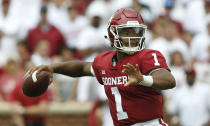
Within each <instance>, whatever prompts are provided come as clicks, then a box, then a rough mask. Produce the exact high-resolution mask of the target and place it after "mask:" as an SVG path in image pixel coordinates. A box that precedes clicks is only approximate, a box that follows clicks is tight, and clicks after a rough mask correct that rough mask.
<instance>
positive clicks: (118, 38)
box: [107, 9, 147, 55]
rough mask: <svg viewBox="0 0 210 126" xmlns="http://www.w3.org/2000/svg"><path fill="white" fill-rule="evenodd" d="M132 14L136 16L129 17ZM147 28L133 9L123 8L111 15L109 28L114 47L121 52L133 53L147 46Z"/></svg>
mask: <svg viewBox="0 0 210 126" xmlns="http://www.w3.org/2000/svg"><path fill="white" fill-rule="evenodd" d="M126 11H127V12H126ZM123 12H124V13H123ZM126 14H127V15H126ZM132 14H133V15H134V16H133V17H129V16H130V15H131V16H132ZM116 17H117V19H115V18H116ZM146 29H147V27H146V25H144V24H143V19H142V18H141V16H140V15H139V14H138V12H136V11H135V10H132V9H121V10H119V11H117V12H116V13H115V14H114V15H113V16H112V17H111V19H110V23H109V27H108V29H107V30H108V34H109V39H110V42H111V43H112V45H113V47H114V48H116V49H117V50H118V51H120V52H124V53H126V54H129V55H132V54H134V53H135V52H137V51H140V50H142V49H143V48H144V47H145V46H144V40H145V32H146Z"/></svg>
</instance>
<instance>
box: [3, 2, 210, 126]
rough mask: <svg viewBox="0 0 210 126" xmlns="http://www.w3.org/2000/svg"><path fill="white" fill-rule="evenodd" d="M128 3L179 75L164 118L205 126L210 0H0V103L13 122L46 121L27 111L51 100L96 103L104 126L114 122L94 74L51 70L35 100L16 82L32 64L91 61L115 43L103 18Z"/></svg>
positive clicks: (149, 41)
mask: <svg viewBox="0 0 210 126" xmlns="http://www.w3.org/2000/svg"><path fill="white" fill-rule="evenodd" d="M125 7H129V8H133V9H135V10H137V11H138V12H140V13H141V15H142V17H143V19H144V21H145V24H146V25H147V26H148V30H147V34H146V47H147V48H150V49H156V50H158V51H160V52H161V53H162V54H163V55H164V56H165V58H166V61H167V63H168V65H169V66H170V69H171V72H172V74H173V75H174V77H175V79H176V83H177V86H176V88H174V89H171V90H167V91H163V92H162V93H163V97H164V102H163V103H164V107H165V113H166V115H167V117H170V119H169V120H168V123H170V124H171V125H174V126H175V125H176V126H179V125H181V126H210V123H209V122H210V97H209V96H210V90H209V86H210V0H0V101H1V102H9V103H11V104H13V106H14V113H13V121H14V125H15V126H44V119H45V118H44V117H43V116H36V117H31V116H30V115H31V114H40V113H45V111H46V108H47V106H48V104H50V103H52V102H71V101H76V102H92V103H93V104H94V106H95V107H96V106H99V107H101V108H102V110H103V114H102V117H101V118H102V122H103V126H112V125H113V124H112V120H111V116H110V114H109V108H108V105H107V99H106V96H105V93H104V91H103V87H102V86H101V85H99V84H98V82H97V80H96V79H95V78H89V77H82V78H71V77H66V76H64V75H58V74H54V82H53V84H51V85H50V87H49V89H48V91H47V92H46V93H45V94H44V95H42V96H40V97H37V98H28V97H26V96H24V95H23V94H22V92H21V82H22V79H23V76H24V73H25V71H27V70H28V69H29V68H30V67H32V66H37V65H48V64H51V63H57V62H63V61H69V60H73V59H79V60H85V61H93V60H94V57H95V56H96V55H97V54H98V53H100V52H101V51H103V50H106V49H112V48H111V47H110V43H109V41H108V40H107V39H105V37H104V36H106V34H107V33H106V29H107V24H108V21H109V18H110V17H111V15H112V14H113V12H115V11H116V10H117V9H119V8H125ZM23 113H24V116H20V115H22V114H23ZM167 117H166V118H167ZM103 120H106V121H103ZM87 125H88V124H87ZM93 125H94V124H91V123H90V126H93Z"/></svg>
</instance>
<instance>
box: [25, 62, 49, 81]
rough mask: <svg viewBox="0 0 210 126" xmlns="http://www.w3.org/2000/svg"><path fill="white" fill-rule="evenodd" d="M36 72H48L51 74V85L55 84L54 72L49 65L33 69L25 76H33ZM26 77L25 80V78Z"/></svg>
mask: <svg viewBox="0 0 210 126" xmlns="http://www.w3.org/2000/svg"><path fill="white" fill-rule="evenodd" d="M35 71H37V73H39V72H41V71H47V72H49V73H50V83H52V82H53V70H52V68H51V67H50V66H47V65H41V66H37V67H33V68H31V69H29V70H28V72H27V73H26V74H25V76H27V75H31V74H33V73H34V72H35ZM25 76H24V78H25Z"/></svg>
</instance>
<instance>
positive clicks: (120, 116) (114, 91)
mask: <svg viewBox="0 0 210 126" xmlns="http://www.w3.org/2000/svg"><path fill="white" fill-rule="evenodd" d="M111 90H112V94H113V95H114V98H115V103H116V108H117V118H118V120H123V119H127V118H128V114H127V112H123V109H122V99H121V95H120V92H119V90H118V89H117V87H112V88H111Z"/></svg>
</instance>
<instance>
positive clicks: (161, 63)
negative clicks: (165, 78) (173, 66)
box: [140, 50, 170, 75]
mask: <svg viewBox="0 0 210 126" xmlns="http://www.w3.org/2000/svg"><path fill="white" fill-rule="evenodd" d="M158 68H164V69H167V70H168V71H170V69H169V67H168V65H167V63H166V60H165V58H164V56H163V55H162V54H161V53H160V52H159V51H155V50H152V51H149V52H147V53H146V54H144V55H143V60H142V62H141V67H140V69H141V72H142V73H143V74H145V75H148V74H150V73H151V72H152V71H153V70H155V69H158Z"/></svg>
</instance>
